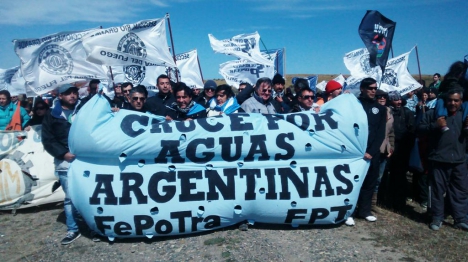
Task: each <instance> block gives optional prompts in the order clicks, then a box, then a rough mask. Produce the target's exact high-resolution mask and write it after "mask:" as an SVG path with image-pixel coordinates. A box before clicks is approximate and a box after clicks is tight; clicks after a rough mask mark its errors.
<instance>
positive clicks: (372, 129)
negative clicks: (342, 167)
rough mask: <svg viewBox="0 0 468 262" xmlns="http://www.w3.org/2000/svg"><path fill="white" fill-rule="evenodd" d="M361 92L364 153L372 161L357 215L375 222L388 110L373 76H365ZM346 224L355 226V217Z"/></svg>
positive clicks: (359, 199)
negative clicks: (377, 97)
mask: <svg viewBox="0 0 468 262" xmlns="http://www.w3.org/2000/svg"><path fill="white" fill-rule="evenodd" d="M360 89H361V94H360V95H359V97H358V99H359V101H360V102H361V105H362V108H363V109H364V111H365V112H366V115H367V122H368V128H369V133H368V137H367V148H366V152H365V153H364V157H363V158H364V160H366V161H369V162H370V166H369V169H368V171H367V174H366V177H365V179H364V182H363V184H362V186H361V191H360V192H359V198H358V202H357V211H356V215H357V217H360V218H364V219H365V220H366V221H368V222H375V221H376V220H377V217H375V216H374V215H373V214H372V212H371V209H372V196H373V194H374V190H375V187H376V185H377V179H378V177H379V156H380V146H381V145H382V143H383V141H384V139H385V125H386V120H387V110H386V108H385V107H384V106H382V105H380V104H379V103H378V102H377V101H376V100H375V94H376V91H377V81H375V79H373V78H364V79H363V80H362V82H361V85H360ZM345 223H346V225H348V226H353V225H354V219H353V218H352V217H349V218H348V219H347V220H346V222H345Z"/></svg>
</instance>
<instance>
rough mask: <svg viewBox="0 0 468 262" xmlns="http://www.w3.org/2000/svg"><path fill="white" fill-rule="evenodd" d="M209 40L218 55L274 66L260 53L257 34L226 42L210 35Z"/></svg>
mask: <svg viewBox="0 0 468 262" xmlns="http://www.w3.org/2000/svg"><path fill="white" fill-rule="evenodd" d="M208 38H209V39H210V44H211V47H212V48H213V50H214V51H215V52H216V53H222V54H226V55H233V56H237V57H238V58H240V59H245V60H248V61H250V62H253V63H257V64H262V65H269V66H273V61H272V60H269V59H267V58H265V57H263V56H262V54H261V53H260V46H259V45H260V35H259V34H258V33H257V32H255V33H251V34H241V35H236V36H234V37H232V38H230V39H224V40H218V39H216V38H215V37H214V36H213V35H211V34H208Z"/></svg>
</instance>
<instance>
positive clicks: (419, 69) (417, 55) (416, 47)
mask: <svg viewBox="0 0 468 262" xmlns="http://www.w3.org/2000/svg"><path fill="white" fill-rule="evenodd" d="M415 49H416V60H417V61H418V71H419V80H422V77H421V66H420V65H419V53H418V45H416V46H415Z"/></svg>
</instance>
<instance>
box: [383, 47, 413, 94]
mask: <svg viewBox="0 0 468 262" xmlns="http://www.w3.org/2000/svg"><path fill="white" fill-rule="evenodd" d="M411 51H413V49H411ZM411 51H409V52H408V53H404V54H402V55H400V56H397V57H395V58H392V59H390V60H388V62H387V66H386V67H385V73H384V74H383V76H382V83H381V84H380V87H379V88H380V89H382V90H384V91H385V92H390V91H398V92H399V93H400V95H404V94H406V93H408V92H410V91H412V90H415V89H418V88H420V87H422V85H421V84H420V83H418V81H416V80H415V79H414V78H413V77H412V76H411V74H410V73H409V72H408V59H409V55H410V53H411Z"/></svg>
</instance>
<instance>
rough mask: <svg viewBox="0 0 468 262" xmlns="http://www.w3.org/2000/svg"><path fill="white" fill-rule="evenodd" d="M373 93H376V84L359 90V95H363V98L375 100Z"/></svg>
mask: <svg viewBox="0 0 468 262" xmlns="http://www.w3.org/2000/svg"><path fill="white" fill-rule="evenodd" d="M375 92H377V83H373V84H372V85H370V86H368V87H366V88H361V93H363V94H364V96H366V97H368V98H370V99H374V98H375Z"/></svg>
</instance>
